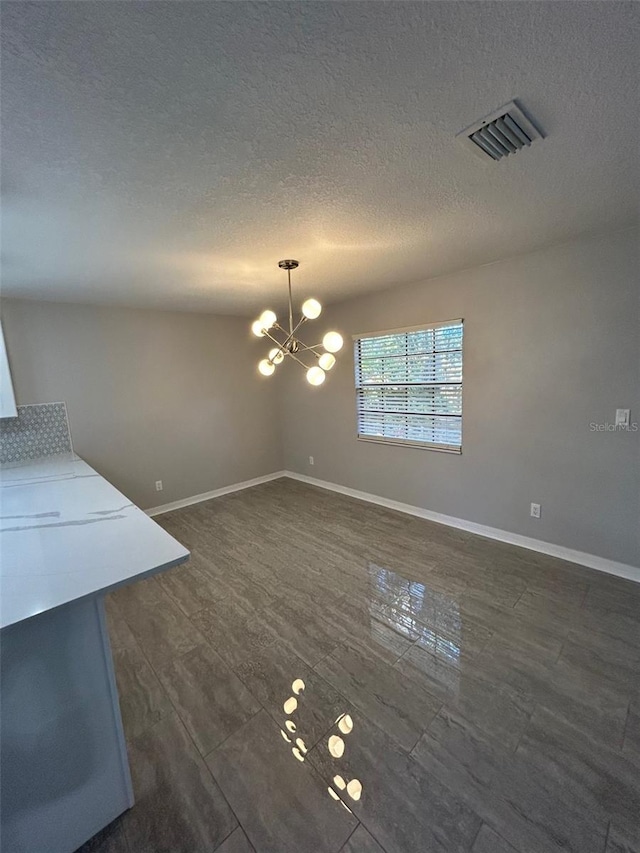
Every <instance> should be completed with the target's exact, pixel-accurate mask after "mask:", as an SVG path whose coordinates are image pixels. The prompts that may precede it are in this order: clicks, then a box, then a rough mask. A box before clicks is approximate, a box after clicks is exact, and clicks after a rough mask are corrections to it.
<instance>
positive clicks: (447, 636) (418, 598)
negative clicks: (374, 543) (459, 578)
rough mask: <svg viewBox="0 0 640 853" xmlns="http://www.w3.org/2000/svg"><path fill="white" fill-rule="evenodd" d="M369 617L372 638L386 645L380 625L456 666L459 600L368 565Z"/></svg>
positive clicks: (394, 573)
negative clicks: (369, 589) (369, 587)
mask: <svg viewBox="0 0 640 853" xmlns="http://www.w3.org/2000/svg"><path fill="white" fill-rule="evenodd" d="M368 571H369V582H370V585H371V594H370V596H369V614H370V617H371V633H372V636H373V637H374V639H376V640H377V641H378V642H380V643H381V645H383V646H385V648H390V646H389V644H388V643H385V634H384V632H383V631H380V627H379V623H382V625H385V626H388V627H389V628H391V629H392V630H393V631H396V632H398V633H400V634H402V635H403V636H404V637H406V638H407V639H409V640H411V641H412V642H417V643H418V644H419V645H420V646H421V648H424V649H425V650H426V651H428V652H430V653H431V654H432V655H434V657H436V658H439V659H441V660H443V661H444V662H446V663H449V664H451V665H453V666H455V667H457V666H458V662H459V659H460V655H461V641H462V618H461V616H460V608H459V605H458V601H457V599H456V598H454V597H453V596H451V595H447V594H446V593H444V592H441V591H440V590H434V589H430V588H429V587H428V586H426V585H425V584H423V583H419V582H418V581H412V580H409V579H408V578H405V577H403V576H402V575H400V574H398V573H397V572H394V571H393V570H392V569H386V568H383V567H382V566H377V565H376V564H375V563H369V566H368Z"/></svg>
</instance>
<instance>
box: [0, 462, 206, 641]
mask: <svg viewBox="0 0 640 853" xmlns="http://www.w3.org/2000/svg"><path fill="white" fill-rule="evenodd" d="M0 486H1V488H0V627H1V628H5V627H7V626H8V625H13V624H15V623H16V622H21V621H23V620H24V619H29V618H30V617H32V616H36V615H37V614H38V613H43V612H45V611H47V610H52V609H53V608H55V607H60V606H61V605H63V604H68V603H69V602H71V601H76V600H77V599H79V598H84V597H85V596H88V595H95V594H98V593H103V592H106V591H108V590H110V589H115V588H116V587H118V586H122V585H123V584H125V583H128V582H131V581H133V580H135V579H137V578H140V577H143V576H145V575H149V574H152V573H154V572H157V571H160V570H162V569H166V568H169V567H170V566H175V565H178V564H179V563H182V562H184V561H185V560H187V559H188V557H189V552H188V551H187V549H186V548H184V547H183V546H182V545H180V543H179V542H177V541H176V540H175V539H174V538H173V537H172V536H170V535H169V534H168V533H166V531H164V530H163V529H162V528H161V527H160V526H159V525H157V524H156V523H155V522H154V521H153V520H152V519H151V518H149V517H148V516H147V515H145V513H144V512H143V511H142V510H141V509H138V507H137V506H134V504H132V503H131V501H129V500H128V499H127V498H126V497H125V496H124V495H123V494H121V493H120V492H119V491H118V490H117V489H115V488H114V487H113V486H112V485H111V484H110V483H108V482H107V481H106V480H105V479H104V477H101V476H100V474H98V473H97V472H96V471H94V470H93V468H91V467H90V466H89V465H87V463H86V462H83V461H82V459H80V458H79V457H77V456H75V455H73V454H61V455H60V456H57V457H50V458H48V459H43V460H38V461H33V462H28V463H25V464H23V465H20V466H12V467H5V468H4V469H3V470H2V472H1V473H0Z"/></svg>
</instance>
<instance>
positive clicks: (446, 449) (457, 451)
mask: <svg viewBox="0 0 640 853" xmlns="http://www.w3.org/2000/svg"><path fill="white" fill-rule="evenodd" d="M356 438H357V440H358V441H365V442H367V444H390V445H392V446H393V447H414V448H417V449H418V450H435V451H437V452H438V453H453V454H454V456H461V455H462V448H461V447H450V446H447V445H444V444H424V443H422V442H418V441H394V440H393V439H392V438H368V437H367V436H364V435H358V436H356Z"/></svg>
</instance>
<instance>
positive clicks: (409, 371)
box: [354, 320, 463, 453]
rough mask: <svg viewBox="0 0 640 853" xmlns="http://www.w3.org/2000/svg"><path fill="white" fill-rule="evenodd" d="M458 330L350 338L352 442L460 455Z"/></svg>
mask: <svg viewBox="0 0 640 853" xmlns="http://www.w3.org/2000/svg"><path fill="white" fill-rule="evenodd" d="M462 325H463V324H462V320H449V321H448V322H446V323H436V324H433V325H429V326H419V327H416V328H411V329H405V330H402V331H395V332H385V333H380V332H378V333H376V334H375V335H362V336H358V337H355V338H354V347H355V353H354V355H355V371H356V398H357V411H358V438H363V439H366V440H368V441H381V442H384V443H392V444H409V445H417V446H419V447H431V448H436V449H438V450H449V451H453V452H458V453H459V452H460V451H461V449H462Z"/></svg>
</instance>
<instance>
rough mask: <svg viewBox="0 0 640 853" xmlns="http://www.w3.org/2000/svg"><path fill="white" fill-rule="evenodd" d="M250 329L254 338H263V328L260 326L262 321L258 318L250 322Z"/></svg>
mask: <svg viewBox="0 0 640 853" xmlns="http://www.w3.org/2000/svg"><path fill="white" fill-rule="evenodd" d="M251 331H252V332H253V334H254V335H255V336H256V338H264V329H263V328H262V323H261V322H260V320H256V321H255V322H254V323H252V324H251Z"/></svg>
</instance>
